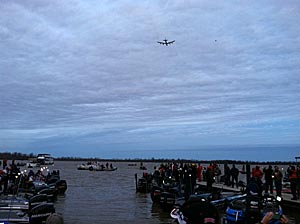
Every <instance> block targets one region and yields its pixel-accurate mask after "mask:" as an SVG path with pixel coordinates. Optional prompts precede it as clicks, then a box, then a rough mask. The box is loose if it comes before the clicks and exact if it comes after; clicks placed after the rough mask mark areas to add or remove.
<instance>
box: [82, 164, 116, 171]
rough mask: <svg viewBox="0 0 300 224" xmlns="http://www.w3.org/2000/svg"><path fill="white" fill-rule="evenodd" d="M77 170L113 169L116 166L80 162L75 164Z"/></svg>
mask: <svg viewBox="0 0 300 224" xmlns="http://www.w3.org/2000/svg"><path fill="white" fill-rule="evenodd" d="M77 169H78V170H90V171H115V170H117V169H118V168H117V167H113V166H108V167H107V166H104V165H100V164H97V163H96V164H84V163H83V164H81V165H78V166H77Z"/></svg>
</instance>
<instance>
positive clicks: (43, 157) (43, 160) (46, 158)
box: [37, 153, 54, 165]
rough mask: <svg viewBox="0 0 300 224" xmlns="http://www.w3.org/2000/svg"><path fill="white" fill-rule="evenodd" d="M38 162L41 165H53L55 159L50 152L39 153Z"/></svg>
mask: <svg viewBox="0 0 300 224" xmlns="http://www.w3.org/2000/svg"><path fill="white" fill-rule="evenodd" d="M37 162H38V163H39V164H41V165H53V164H54V159H53V157H52V156H51V155H50V154H48V153H44V154H38V155H37Z"/></svg>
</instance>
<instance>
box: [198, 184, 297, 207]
mask: <svg viewBox="0 0 300 224" xmlns="http://www.w3.org/2000/svg"><path fill="white" fill-rule="evenodd" d="M197 184H199V185H201V186H206V181H197ZM213 188H214V189H218V190H222V191H226V192H228V191H229V192H236V193H238V192H241V188H234V187H230V186H226V185H224V184H223V183H220V184H217V183H213ZM273 194H276V191H275V190H273ZM281 198H282V202H281V206H282V208H283V209H287V210H292V211H296V212H300V199H298V200H291V198H292V195H291V194H290V193H285V192H283V193H282V196H281Z"/></svg>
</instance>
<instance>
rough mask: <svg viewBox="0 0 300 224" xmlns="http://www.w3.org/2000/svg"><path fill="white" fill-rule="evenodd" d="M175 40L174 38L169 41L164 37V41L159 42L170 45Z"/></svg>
mask: <svg viewBox="0 0 300 224" xmlns="http://www.w3.org/2000/svg"><path fill="white" fill-rule="evenodd" d="M174 42H175V40H172V41H168V40H167V39H164V40H163V41H157V43H159V44H162V45H166V46H168V45H170V44H173V43H174Z"/></svg>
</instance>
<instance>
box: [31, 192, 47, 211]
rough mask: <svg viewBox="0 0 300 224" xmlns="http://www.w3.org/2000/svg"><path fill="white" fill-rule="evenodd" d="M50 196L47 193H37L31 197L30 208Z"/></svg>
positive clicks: (45, 200)
mask: <svg viewBox="0 0 300 224" xmlns="http://www.w3.org/2000/svg"><path fill="white" fill-rule="evenodd" d="M47 201H48V196H47V194H37V195H34V196H32V197H31V198H29V209H32V208H33V207H35V206H36V205H39V204H41V203H42V202H47Z"/></svg>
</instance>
